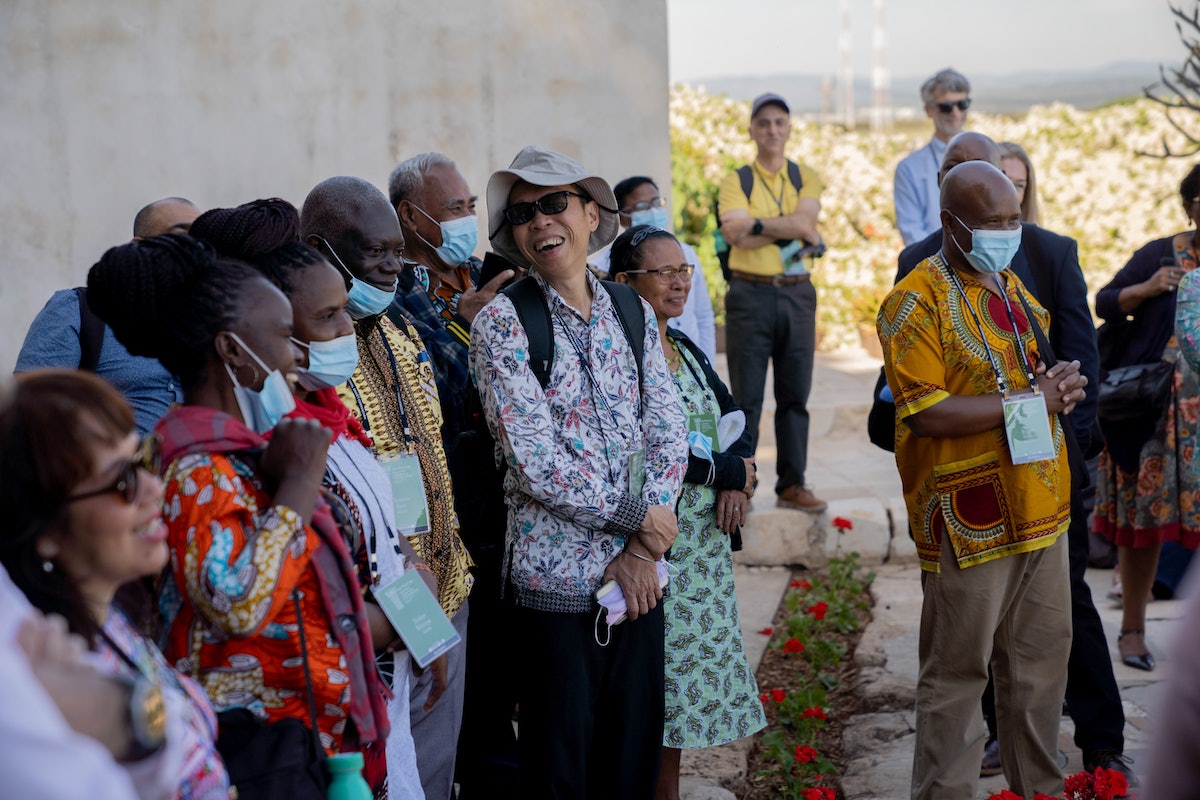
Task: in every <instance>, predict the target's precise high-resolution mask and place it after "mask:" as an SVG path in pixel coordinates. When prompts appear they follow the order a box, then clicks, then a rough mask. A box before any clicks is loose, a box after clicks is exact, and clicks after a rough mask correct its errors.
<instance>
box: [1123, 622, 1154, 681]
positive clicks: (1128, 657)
mask: <svg viewBox="0 0 1200 800" xmlns="http://www.w3.org/2000/svg"><path fill="white" fill-rule="evenodd" d="M1117 652H1118V653H1120V654H1121V661H1122V663H1124V664H1125V666H1127V667H1133V668H1134V669H1140V670H1145V671H1146V672H1153V671H1154V656H1153V655H1151V654H1150V651H1149V650H1148V649H1146V632H1145V631H1141V630H1129V631H1121V635H1120V636H1118V637H1117Z"/></svg>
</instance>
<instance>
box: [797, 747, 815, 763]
mask: <svg viewBox="0 0 1200 800" xmlns="http://www.w3.org/2000/svg"><path fill="white" fill-rule="evenodd" d="M816 757H817V751H816V750H813V749H812V748H811V747H809V746H808V745H806V744H798V745H796V761H797V762H798V763H800V764H807V763H808V762H810V761H812V760H813V759H814V758H816Z"/></svg>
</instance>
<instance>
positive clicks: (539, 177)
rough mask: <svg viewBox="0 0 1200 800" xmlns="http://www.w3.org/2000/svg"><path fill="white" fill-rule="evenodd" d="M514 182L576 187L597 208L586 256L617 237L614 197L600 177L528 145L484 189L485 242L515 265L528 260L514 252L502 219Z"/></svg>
mask: <svg viewBox="0 0 1200 800" xmlns="http://www.w3.org/2000/svg"><path fill="white" fill-rule="evenodd" d="M517 181H525V182H526V183H528V184H530V185H532V186H569V185H572V184H574V185H576V186H578V187H579V188H580V189H582V190H583V194H586V195H587V196H588V197H590V198H591V199H592V200H594V201H596V205H598V206H599V207H600V211H599V214H600V224H599V225H597V226H596V230H594V231H592V234H591V236H590V237H588V254H589V255H591V254H592V253H594V252H596V251H597V250H599V249H600V248H602V247H604V246H605V245H607V244H608V243H609V242H611V241H612V240H613V239H615V238H617V230H618V229H619V228H620V221H619V220H618V218H617V198H616V197H614V196H613V190H612V187H611V186H609V185H608V181H606V180H604V179H603V178H601V177H599V176H597V175H592V174H591V173H589V172H588V171H587V170H586V169H584V167H583V165H582V164H580V163H579V162H578V161H576V160H575V159H573V158H568V157H567V156H564V155H563V154H562V153H556V152H554V151H553V150H548V149H546V148H545V147H537V146H536V145H530V146H529V147H526V148H524V149H523V150H521V152H519V153H517V157H516V158H514V159H513V161H512V164H509V166H508V169H501V170H497V171H496V172H495V173H493V174H492V177H491V179H490V180H489V181H488V186H487V209H488V239H489V240H491V243H492V249H493V250H495V251H496V252H497V253H499V254H500V255H502V256H504V257H505V258H507V259H508V260H509V261H512V262H514V263H516V264H521V265H523V266H529V260H528V259H527V258H525V256H524V254H522V253H521V251H520V250H518V249H517V244H516V242H515V241H514V240H513V235H512V226H511V225H509V224H508V220H506V219H505V218H504V210H505V209H506V208H508V195H509V193H511V192H512V188H513V186H515V185H516V183H517Z"/></svg>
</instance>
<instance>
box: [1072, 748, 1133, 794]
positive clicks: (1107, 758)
mask: <svg viewBox="0 0 1200 800" xmlns="http://www.w3.org/2000/svg"><path fill="white" fill-rule="evenodd" d="M1131 763H1132V762H1131V760H1130V759H1129V758H1128V757H1126V756H1125V755H1124V754H1123V753H1117V752H1113V751H1112V750H1098V751H1096V752H1095V753H1088V754H1087V755H1085V756H1084V757H1083V768H1084V770H1085V771H1087V772H1095V771H1096V769H1097V768H1098V767H1103V768H1104V769H1111V770H1112V771H1113V772H1119V773H1121V774H1122V775H1124V776H1125V782H1126V783H1127V784H1129V788H1130V789H1133V788H1136V787H1138V786H1141V784H1140V783H1138V779H1137V775H1135V774H1134V772H1133V767H1131V766H1130V764H1131Z"/></svg>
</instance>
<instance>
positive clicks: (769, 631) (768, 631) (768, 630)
mask: <svg viewBox="0 0 1200 800" xmlns="http://www.w3.org/2000/svg"><path fill="white" fill-rule="evenodd" d="M774 632H775V629H774V628H770V627H767V628H763V629H762V630H761V631H759V633H761V634H762V635H763V636H770V635H771V634H772V633H774Z"/></svg>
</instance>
